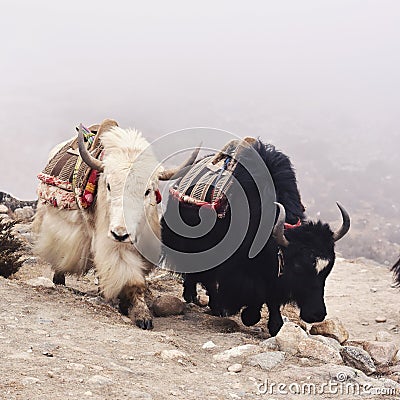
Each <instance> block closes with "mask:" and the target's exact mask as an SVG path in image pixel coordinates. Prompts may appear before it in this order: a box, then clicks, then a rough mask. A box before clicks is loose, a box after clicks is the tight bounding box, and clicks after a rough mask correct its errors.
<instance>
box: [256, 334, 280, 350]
mask: <svg viewBox="0 0 400 400" xmlns="http://www.w3.org/2000/svg"><path fill="white" fill-rule="evenodd" d="M260 346H261V347H262V348H263V350H271V351H275V350H279V346H278V343H277V341H276V337H270V338H268V339H266V340H263V341H262V342H261V343H260Z"/></svg>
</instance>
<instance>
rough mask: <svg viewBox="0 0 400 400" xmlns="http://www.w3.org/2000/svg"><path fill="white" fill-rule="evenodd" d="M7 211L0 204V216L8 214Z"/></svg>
mask: <svg viewBox="0 0 400 400" xmlns="http://www.w3.org/2000/svg"><path fill="white" fill-rule="evenodd" d="M8 212H9V209H8V207H7V206H5V205H4V204H0V214H8Z"/></svg>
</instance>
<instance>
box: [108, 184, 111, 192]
mask: <svg viewBox="0 0 400 400" xmlns="http://www.w3.org/2000/svg"><path fill="white" fill-rule="evenodd" d="M107 190H108V191H110V190H111V188H110V184H109V183H107Z"/></svg>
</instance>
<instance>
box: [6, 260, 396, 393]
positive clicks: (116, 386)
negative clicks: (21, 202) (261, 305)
mask: <svg viewBox="0 0 400 400" xmlns="http://www.w3.org/2000/svg"><path fill="white" fill-rule="evenodd" d="M33 276H48V277H50V269H49V268H48V266H43V265H40V264H35V263H32V264H30V265H29V264H27V266H25V267H24V268H23V269H22V270H21V271H20V272H19V273H18V275H17V277H16V279H14V280H6V279H0V357H1V363H0V373H1V377H2V379H1V382H0V398H1V399H7V400H8V399H10V400H11V399H42V400H50V399H96V400H97V399H182V400H183V399H253V398H254V399H257V398H266V399H267V398H268V399H272V398H296V399H301V398H310V396H301V395H293V397H290V396H283V397H282V396H276V397H270V396H268V395H267V394H265V395H263V394H262V393H260V390H259V386H257V385H260V384H262V383H263V382H265V380H266V379H268V381H269V382H282V381H283V382H293V380H295V381H296V382H301V381H313V382H317V383H318V382H320V383H322V382H324V380H325V379H326V374H325V375H324V373H323V371H324V369H323V368H322V367H321V365H320V364H318V363H317V362H312V361H310V360H309V361H308V362H306V363H304V362H303V363H300V361H299V359H298V358H295V357H286V358H285V362H284V363H283V364H282V365H280V366H279V367H277V368H276V369H273V370H272V371H270V372H266V371H264V370H262V369H260V368H259V367H252V366H250V365H247V363H246V361H245V360H244V359H240V362H241V363H242V364H243V369H242V371H241V372H239V373H232V372H228V371H227V367H228V366H229V365H231V364H233V363H234V362H236V361H234V360H233V361H232V360H229V361H217V360H216V359H215V358H214V357H213V356H214V355H216V354H217V353H220V352H222V351H224V350H227V349H230V348H232V347H234V346H239V345H243V344H256V345H258V344H260V342H262V341H263V340H264V339H266V338H268V333H267V331H266V329H265V327H264V326H265V320H262V321H261V322H260V323H259V324H258V325H257V326H255V327H253V328H245V327H243V325H242V324H241V323H240V322H239V320H238V319H237V318H231V319H222V318H215V317H211V316H209V315H207V314H205V312H204V309H201V308H199V307H197V306H192V307H190V306H187V308H186V312H185V314H184V315H182V316H176V317H167V318H156V319H155V321H154V325H155V329H154V330H153V331H151V332H147V331H142V330H140V329H138V328H136V327H134V326H132V325H131V324H129V322H127V320H126V318H125V319H124V318H123V317H121V316H120V314H119V313H118V312H117V311H116V310H115V309H114V308H112V307H111V306H109V305H106V304H104V303H103V302H102V301H101V300H99V298H97V297H96V295H95V293H96V286H95V285H94V284H93V279H92V278H93V277H90V276H89V277H87V278H82V279H80V280H76V279H74V278H68V280H67V285H68V286H73V287H75V288H77V289H79V290H81V291H83V292H85V293H89V294H90V295H87V296H83V295H81V294H79V293H76V292H73V291H71V290H69V289H65V288H57V289H46V288H34V287H31V286H28V285H27V284H25V283H24V281H26V280H27V279H29V278H31V277H33ZM391 283H392V279H391V273H390V272H389V271H388V269H387V268H386V267H382V266H379V265H375V264H373V263H367V262H365V261H362V262H357V263H353V262H346V261H344V260H339V262H338V263H337V265H336V266H335V268H334V271H333V273H332V275H331V276H330V277H329V279H328V282H327V289H326V301H327V306H328V314H329V317H338V318H340V319H341V321H342V322H343V323H344V325H345V326H346V328H347V329H348V330H349V332H350V339H353V340H354V339H369V340H373V339H374V338H375V334H376V332H377V331H379V330H386V331H388V332H390V333H391V334H392V335H393V337H394V340H395V341H396V342H397V343H398V344H400V335H399V334H398V325H399V324H400V315H399V309H398V300H399V298H400V292H399V290H398V289H396V288H392V287H391ZM151 287H152V291H153V294H154V295H157V294H159V293H163V294H165V293H170V294H175V295H179V296H180V291H181V288H180V285H179V283H178V282H177V281H176V280H173V279H170V278H169V279H165V278H164V279H158V280H155V281H154V282H153V283H152V286H151ZM377 316H384V317H385V318H386V322H383V323H377V322H375V318H376V317H377ZM208 341H212V342H213V343H214V344H215V345H216V347H215V348H213V349H208V350H207V349H203V348H202V346H203V345H204V344H205V343H206V342H208ZM165 350H167V352H165ZM169 350H178V351H180V352H182V353H174V352H172V353H171V352H168V351H169ZM303 361H304V360H303ZM311 398H321V399H322V398H324V399H327V398H332V399H333V398H336V399H337V398H349V399H352V398H358V397H357V396H350V397H344V396H340V395H337V394H335V395H327V394H324V395H322V397H319V396H314V397H311ZM360 398H361V397H360ZM362 398H377V399H378V398H381V399H382V398H390V399H392V398H395V397H393V396H387V397H382V395H379V396H377V397H374V396H366V397H365V396H364V397H362Z"/></svg>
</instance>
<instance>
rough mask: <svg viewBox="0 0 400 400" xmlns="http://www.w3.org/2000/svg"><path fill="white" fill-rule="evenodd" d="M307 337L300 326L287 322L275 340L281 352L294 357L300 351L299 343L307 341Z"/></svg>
mask: <svg viewBox="0 0 400 400" xmlns="http://www.w3.org/2000/svg"><path fill="white" fill-rule="evenodd" d="M307 337H308V336H307V333H306V332H305V331H304V330H303V329H302V328H301V327H300V326H299V325H297V324H294V323H293V322H286V323H285V324H283V326H282V328H281V330H280V331H279V332H278V334H277V335H276V336H275V339H276V343H277V344H278V347H279V350H281V351H284V352H286V353H289V354H292V355H294V354H297V353H298V351H299V350H298V345H299V343H300V342H301V341H302V340H304V339H307Z"/></svg>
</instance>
